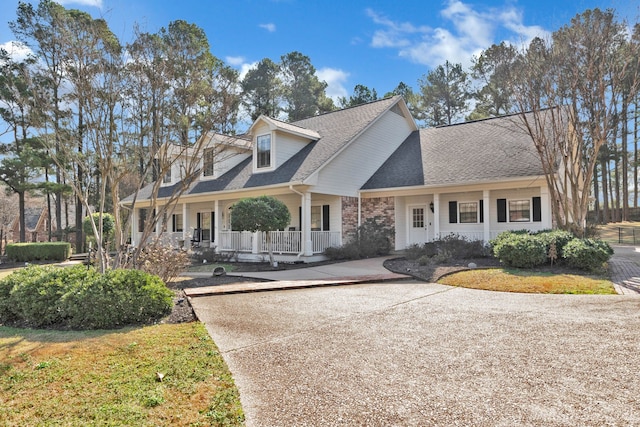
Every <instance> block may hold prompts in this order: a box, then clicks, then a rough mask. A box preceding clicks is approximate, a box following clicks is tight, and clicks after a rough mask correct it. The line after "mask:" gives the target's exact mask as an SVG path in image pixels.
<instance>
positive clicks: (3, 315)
mask: <svg viewBox="0 0 640 427" xmlns="http://www.w3.org/2000/svg"><path fill="white" fill-rule="evenodd" d="M172 296H173V293H172V292H171V290H169V289H168V288H167V287H166V286H165V284H164V283H163V282H162V280H160V278H159V277H157V276H153V275H151V274H148V273H145V272H142V271H138V270H113V271H109V272H107V273H105V274H99V273H98V272H97V271H96V270H95V269H94V268H86V267H84V266H74V267H68V268H58V267H52V266H45V267H41V266H32V267H29V268H25V269H22V270H18V271H16V272H14V273H12V274H11V275H9V276H8V277H6V278H5V279H3V280H1V281H0V320H1V321H4V322H6V321H21V322H26V323H28V324H29V325H30V326H34V327H62V328H74V329H106V328H114V327H121V326H124V325H129V324H140V323H146V322H150V321H153V320H156V319H159V318H160V317H162V316H164V315H166V314H168V313H169V312H170V311H171V307H172Z"/></svg>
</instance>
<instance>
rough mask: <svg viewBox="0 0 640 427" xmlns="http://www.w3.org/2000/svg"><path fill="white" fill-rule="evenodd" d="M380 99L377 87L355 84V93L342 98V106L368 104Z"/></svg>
mask: <svg viewBox="0 0 640 427" xmlns="http://www.w3.org/2000/svg"><path fill="white" fill-rule="evenodd" d="M377 99H378V93H377V92H376V90H375V89H369V88H368V87H366V86H364V85H355V87H354V88H353V95H351V96H350V97H349V99H347V97H344V96H343V97H342V98H340V101H339V102H340V108H348V107H355V106H356V105H360V104H366V103H368V102H373V101H375V100H377Z"/></svg>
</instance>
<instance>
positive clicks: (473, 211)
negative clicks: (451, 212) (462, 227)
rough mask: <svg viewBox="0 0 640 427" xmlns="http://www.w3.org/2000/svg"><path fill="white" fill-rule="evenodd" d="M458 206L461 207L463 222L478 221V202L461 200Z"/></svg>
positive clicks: (472, 222)
mask: <svg viewBox="0 0 640 427" xmlns="http://www.w3.org/2000/svg"><path fill="white" fill-rule="evenodd" d="M458 208H459V209H460V223H461V224H475V223H477V222H478V203H477V202H460V203H459V204H458Z"/></svg>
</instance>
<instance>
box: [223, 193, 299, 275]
mask: <svg viewBox="0 0 640 427" xmlns="http://www.w3.org/2000/svg"><path fill="white" fill-rule="evenodd" d="M290 222H291V214H290V213H289V209H287V206H286V205H285V204H284V203H282V202H281V201H279V200H278V199H276V198H274V197H269V196H261V197H254V198H249V199H243V200H240V201H239V202H237V203H235V204H234V205H233V207H232V213H231V228H232V229H234V230H247V231H253V232H256V231H262V232H265V233H267V246H268V247H269V261H270V262H271V265H273V252H272V250H271V232H272V231H276V230H282V229H284V228H285V227H287V226H288V225H289V223H290Z"/></svg>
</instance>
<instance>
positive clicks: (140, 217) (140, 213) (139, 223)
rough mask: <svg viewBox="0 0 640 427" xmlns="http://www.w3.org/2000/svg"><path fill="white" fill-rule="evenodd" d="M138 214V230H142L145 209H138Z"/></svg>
mask: <svg viewBox="0 0 640 427" xmlns="http://www.w3.org/2000/svg"><path fill="white" fill-rule="evenodd" d="M138 212H139V214H138V232H139V233H142V232H143V231H144V223H145V222H147V209H140V210H139V211H138Z"/></svg>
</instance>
